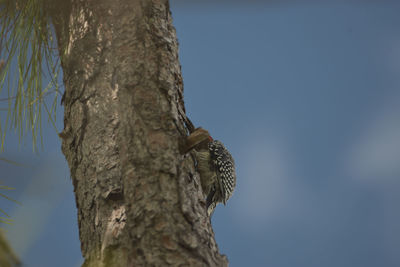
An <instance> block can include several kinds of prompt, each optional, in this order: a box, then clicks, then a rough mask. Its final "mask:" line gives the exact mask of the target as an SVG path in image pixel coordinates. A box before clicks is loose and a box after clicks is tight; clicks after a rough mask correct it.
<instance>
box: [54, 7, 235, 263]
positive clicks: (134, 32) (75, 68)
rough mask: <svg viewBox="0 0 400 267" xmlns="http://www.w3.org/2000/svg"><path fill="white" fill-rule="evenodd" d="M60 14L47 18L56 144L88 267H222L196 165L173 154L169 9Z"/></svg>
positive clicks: (176, 129) (176, 86)
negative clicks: (60, 108)
mask: <svg viewBox="0 0 400 267" xmlns="http://www.w3.org/2000/svg"><path fill="white" fill-rule="evenodd" d="M65 2H66V1H64V3H65ZM63 5H65V6H62V10H63V12H62V13H60V11H59V10H60V6H57V7H55V8H57V10H58V13H55V16H53V22H54V25H55V29H56V35H57V39H58V45H59V50H60V57H61V64H62V67H63V73H64V84H65V95H64V97H63V102H64V105H65V112H64V131H63V132H62V133H61V134H60V136H61V137H62V139H63V142H62V151H63V153H64V155H65V157H66V159H67V161H68V164H69V167H70V171H71V178H72V181H73V184H74V191H75V197H76V204H77V208H78V222H79V234H80V240H81V249H82V254H83V257H84V258H85V262H84V266H96V267H98V266H168V265H173V266H226V265H227V264H228V261H227V259H226V257H225V256H223V255H220V254H219V252H218V247H217V244H216V243H215V240H214V234H213V231H212V228H211V224H210V219H209V218H208V216H207V215H206V209H205V201H204V196H203V194H202V190H201V186H200V179H199V175H198V173H196V172H195V168H194V161H193V159H192V157H191V156H190V155H181V154H180V152H179V145H180V143H181V142H182V141H183V140H184V139H185V137H186V130H185V128H184V124H183V120H182V118H181V117H180V116H179V112H178V110H179V109H180V110H184V106H183V85H182V77H181V71H180V64H179V61H178V44H177V40H176V34H175V29H174V27H173V26H172V19H171V13H170V10H169V4H168V1H167V0H99V1H89V0H73V1H71V5H67V4H63Z"/></svg>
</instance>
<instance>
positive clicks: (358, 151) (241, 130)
mask: <svg viewBox="0 0 400 267" xmlns="http://www.w3.org/2000/svg"><path fill="white" fill-rule="evenodd" d="M241 3H242V2H240V1H234V2H230V3H228V2H227V1H223V2H220V3H219V4H213V3H212V1H208V2H207V1H206V2H204V3H202V4H201V3H200V2H199V1H197V2H196V3H194V2H190V3H188V2H184V1H178V0H175V1H172V3H171V8H172V12H173V18H174V24H175V26H176V28H177V34H178V39H179V42H180V59H181V63H182V71H183V77H184V84H185V103H186V109H187V112H188V114H189V116H190V118H191V119H192V121H193V122H194V123H195V124H196V126H202V127H204V128H206V129H208V130H209V131H210V133H211V134H212V135H213V137H214V138H215V139H219V140H221V141H222V142H224V143H225V145H226V146H227V147H228V148H229V149H230V150H231V152H232V154H233V156H234V158H235V160H236V165H237V174H238V184H237V189H236V191H235V194H234V195H233V197H232V199H231V200H230V201H229V202H228V205H227V206H226V207H223V206H219V207H218V208H217V210H216V212H215V214H214V217H213V220H212V222H213V226H214V232H215V235H216V239H217V242H218V244H219V248H220V250H221V252H222V253H224V254H226V255H227V256H228V258H229V260H230V266H233V267H235V266H272V267H286V266H287V267H293V266H296V267H303V266H304V267H321V266H324V267H330V266H332V267H337V266H340V267H347V266H349V267H350V266H351V267H358V266H360V267H361V266H362V267H376V266H385V267H391V266H393V267H394V266H400V253H398V252H399V250H400V211H399V209H398V203H400V194H399V193H400V164H399V159H400V138H399V137H400V32H399V28H400V17H399V16H398V14H399V12H400V4H397V3H395V2H392V1H383V2H380V3H372V1H368V3H361V1H351V2H345V1H340V2H335V3H334V2H333V1H324V3H323V4H322V3H321V2H319V3H318V2H317V1H298V2H296V1H279V3H278V1H269V2H268V1H249V2H248V3H247V4H246V5H244V4H241ZM59 111H60V116H59V118H62V113H61V112H62V108H60V109H59ZM0 114H1V116H4V114H3V113H0ZM57 125H58V129H59V130H61V129H62V119H59V120H58V122H57ZM60 146H61V145H60V142H59V140H58V137H57V136H56V134H55V132H54V129H52V127H51V125H50V124H48V125H47V124H45V129H44V148H43V150H40V151H39V153H38V154H37V155H36V154H33V153H32V152H31V146H30V143H29V137H28V138H27V139H26V146H22V147H21V148H18V142H17V138H15V137H13V136H12V135H11V134H9V135H8V139H7V145H6V151H5V153H3V154H2V156H3V157H7V158H10V159H13V160H16V161H21V162H23V163H25V164H26V165H28V167H25V168H21V167H15V166H10V165H8V164H5V163H3V162H0V170H1V172H0V174H1V177H0V179H1V180H2V181H3V182H4V183H5V184H7V185H9V186H14V187H16V188H17V190H16V191H15V192H13V196H14V197H15V198H17V199H18V200H19V201H21V202H22V203H23V206H22V207H18V206H16V205H12V204H9V203H7V202H5V201H4V200H3V199H0V205H1V207H2V208H3V207H4V208H5V209H6V210H7V211H9V212H10V213H11V215H12V216H13V218H14V219H15V221H16V222H15V224H14V225H13V226H11V227H7V236H8V237H9V239H10V240H11V243H12V244H13V245H14V247H15V249H16V251H17V252H18V253H19V254H20V255H21V257H22V259H23V260H24V262H25V263H27V264H26V266H29V267H31V266H35V267H36V266H44V267H46V266H66V267H67V266H78V265H79V263H80V262H81V257H80V250H79V241H78V232H77V225H76V224H77V222H76V220H77V219H76V208H75V203H74V197H73V193H72V192H73V191H72V186H71V181H70V179H69V171H68V167H67V165H66V162H65V159H64V157H63V155H62V154H61V150H60ZM49 203H51V204H49Z"/></svg>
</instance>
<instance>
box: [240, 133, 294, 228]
mask: <svg viewBox="0 0 400 267" xmlns="http://www.w3.org/2000/svg"><path fill="white" fill-rule="evenodd" d="M245 140H251V143H250V144H245V146H244V149H243V150H242V151H241V153H240V156H241V157H239V158H238V159H237V160H238V162H237V163H238V164H237V166H238V167H239V168H238V171H239V172H238V185H237V189H236V192H235V193H236V196H235V205H234V206H235V207H236V209H235V211H234V212H235V215H236V216H237V221H238V222H240V223H242V224H243V225H244V228H246V229H252V227H255V228H259V227H265V223H268V221H269V220H271V219H276V218H280V217H282V215H284V214H285V213H286V212H287V210H288V206H289V204H290V202H291V201H292V198H293V195H294V194H293V192H292V188H291V185H289V183H290V181H289V180H288V177H289V173H288V172H289V171H290V168H289V160H288V158H287V157H286V153H285V148H284V143H283V142H281V141H280V140H279V139H278V138H274V137H272V136H268V137H267V136H265V135H263V136H259V137H252V138H246V139H245ZM249 225H251V226H252V227H249Z"/></svg>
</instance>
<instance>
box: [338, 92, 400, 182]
mask: <svg viewBox="0 0 400 267" xmlns="http://www.w3.org/2000/svg"><path fill="white" fill-rule="evenodd" d="M345 164H346V169H347V171H348V172H349V173H350V174H351V175H353V176H355V177H359V178H363V179H366V180H370V181H372V180H377V179H378V180H382V178H386V179H392V178H394V177H396V176H397V177H398V176H399V175H400V98H399V97H395V98H393V99H392V100H391V101H390V103H387V105H386V106H385V108H384V109H383V110H382V112H380V113H379V114H377V116H376V117H375V118H373V119H372V120H371V123H370V125H369V126H368V128H367V129H366V131H365V132H364V133H362V134H361V136H360V138H359V139H358V140H357V141H356V142H355V144H354V145H353V146H352V147H350V150H349V151H348V156H347V157H346V163H345Z"/></svg>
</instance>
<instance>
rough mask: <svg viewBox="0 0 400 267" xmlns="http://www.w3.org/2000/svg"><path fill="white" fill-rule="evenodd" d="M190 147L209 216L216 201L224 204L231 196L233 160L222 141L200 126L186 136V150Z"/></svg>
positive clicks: (233, 171) (233, 181)
mask: <svg viewBox="0 0 400 267" xmlns="http://www.w3.org/2000/svg"><path fill="white" fill-rule="evenodd" d="M192 148H194V149H193V151H194V153H195V155H196V159H197V169H198V171H199V173H200V178H201V186H202V189H203V192H204V194H205V195H206V207H207V213H208V215H209V216H211V215H212V214H213V212H214V209H215V207H216V206H217V204H218V203H224V205H225V204H226V202H227V201H228V199H229V198H230V197H231V196H232V193H233V190H234V189H235V186H236V172H235V161H234V160H233V157H232V155H231V154H230V153H229V151H228V150H227V149H226V148H225V146H224V145H223V144H222V142H220V141H218V140H214V139H213V138H212V137H211V136H210V135H209V133H208V131H206V130H204V129H202V128H197V129H196V130H195V131H194V132H193V133H192V134H191V135H190V136H189V137H188V138H187V141H186V152H187V151H188V150H190V149H192Z"/></svg>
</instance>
